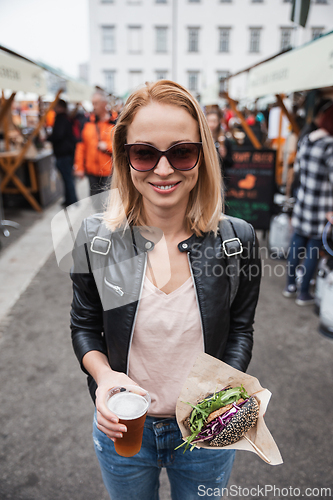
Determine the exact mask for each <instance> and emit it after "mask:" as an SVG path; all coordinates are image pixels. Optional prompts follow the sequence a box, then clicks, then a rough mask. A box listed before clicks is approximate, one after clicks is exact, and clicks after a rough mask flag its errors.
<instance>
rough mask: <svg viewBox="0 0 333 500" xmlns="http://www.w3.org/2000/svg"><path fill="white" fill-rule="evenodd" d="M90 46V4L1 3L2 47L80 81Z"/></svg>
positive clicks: (77, 0)
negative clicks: (57, 69) (80, 66)
mask: <svg viewBox="0 0 333 500" xmlns="http://www.w3.org/2000/svg"><path fill="white" fill-rule="evenodd" d="M88 43H89V39H88V0H0V45H4V46H5V47H8V48H10V49H12V50H14V51H16V52H19V53H20V54H22V55H24V56H26V57H28V58H31V59H34V60H36V61H37V60H40V61H43V62H45V63H47V64H49V65H50V66H53V67H55V68H60V69H62V70H63V71H64V72H65V73H66V74H68V75H70V76H73V77H76V78H77V77H78V76H79V74H78V65H79V64H80V63H85V62H87V61H88V57H89V47H88Z"/></svg>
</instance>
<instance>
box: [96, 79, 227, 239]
mask: <svg viewBox="0 0 333 500" xmlns="http://www.w3.org/2000/svg"><path fill="white" fill-rule="evenodd" d="M151 102H158V103H161V104H169V105H172V106H178V107H181V108H184V109H186V111H187V112H188V113H189V114H190V115H191V116H192V117H193V118H194V119H195V120H196V121H197V122H198V127H199V134H200V141H201V142H202V153H201V156H200V160H199V163H200V166H199V171H198V172H199V173H198V181H197V183H196V185H195V187H194V188H193V189H192V191H191V193H190V197H189V202H188V205H187V209H186V214H185V217H186V222H187V228H188V229H189V230H190V231H192V232H194V233H195V234H196V235H198V236H199V235H201V234H202V233H204V232H208V231H214V232H215V233H216V231H217V227H218V222H219V220H220V219H221V214H222V188H221V186H222V182H221V171H220V166H219V161H218V157H217V153H216V148H215V146H214V143H213V139H212V136H211V133H210V130H209V127H208V125H207V121H206V118H205V116H204V114H203V112H202V110H201V108H200V106H199V104H198V102H197V101H196V99H195V98H194V97H193V96H192V95H191V94H190V93H189V92H188V91H187V90H186V89H185V88H184V87H182V86H181V85H179V84H177V83H175V82H172V81H169V80H159V81H158V82H155V83H146V85H145V87H142V88H140V89H139V90H136V91H135V92H133V93H132V94H131V95H130V97H129V98H128V100H127V102H126V104H125V107H124V109H123V110H122V112H121V114H120V117H119V120H118V122H117V125H116V126H115V128H114V130H113V174H112V182H111V190H114V189H117V190H118V194H119V196H113V194H112V193H111V196H110V200H109V202H108V207H107V209H106V212H105V214H104V221H105V224H106V225H107V227H109V228H110V229H113V230H114V229H115V228H117V227H122V226H123V224H124V217H125V218H126V219H127V223H128V224H129V225H135V226H142V225H145V224H147V221H146V220H145V213H144V207H143V202H142V195H141V194H140V193H139V192H138V191H137V190H136V188H135V187H134V185H133V182H132V179H131V173H130V166H129V164H128V159H127V156H126V152H125V148H124V145H125V144H126V142H127V129H128V126H129V125H130V124H131V123H132V121H133V119H134V117H135V115H136V113H137V112H138V111H139V109H141V108H142V107H144V106H147V105H149V104H150V103H151Z"/></svg>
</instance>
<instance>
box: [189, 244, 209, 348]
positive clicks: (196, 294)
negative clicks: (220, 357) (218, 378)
mask: <svg viewBox="0 0 333 500" xmlns="http://www.w3.org/2000/svg"><path fill="white" fill-rule="evenodd" d="M187 259H188V263H189V266H190V272H191V276H192V280H193V285H194V290H195V298H196V300H197V305H198V309H199V316H200V324H201V331H202V342H203V348H204V352H206V347H205V335H204V328H203V323H202V316H201V309H200V303H199V297H198V292H197V287H196V283H195V279H194V275H193V270H192V266H191V260H190V252H187Z"/></svg>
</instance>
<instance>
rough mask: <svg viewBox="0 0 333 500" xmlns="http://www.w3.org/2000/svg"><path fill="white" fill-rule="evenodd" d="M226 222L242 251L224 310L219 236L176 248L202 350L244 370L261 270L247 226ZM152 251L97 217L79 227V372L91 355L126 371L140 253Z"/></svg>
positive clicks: (135, 234)
mask: <svg viewBox="0 0 333 500" xmlns="http://www.w3.org/2000/svg"><path fill="white" fill-rule="evenodd" d="M228 218H229V220H231V222H232V225H233V227H234V230H235V232H236V234H237V236H238V237H239V238H240V240H241V241H242V242H243V246H244V251H243V254H242V256H241V258H240V259H239V263H240V269H239V273H240V277H239V287H238V291H237V294H236V296H235V299H234V300H233V302H232V305H231V306H230V303H229V295H230V294H229V291H230V283H229V277H228V274H230V273H228V269H229V267H228V264H229V259H228V258H227V257H226V255H225V253H224V251H223V250H222V241H221V235H220V234H219V233H218V235H217V236H215V235H214V233H212V232H210V233H205V234H204V235H203V236H201V237H197V236H195V235H192V236H191V237H190V238H189V239H187V240H185V241H182V242H181V243H179V245H178V248H179V250H180V252H187V255H188V259H189V265H190V269H191V273H192V277H193V280H194V284H195V290H196V294H197V301H198V305H199V309H200V317H201V323H202V331H203V337H204V348H205V352H206V353H208V354H210V355H211V356H214V357H216V358H218V359H220V360H222V361H224V362H225V363H228V364H229V365H231V366H233V367H234V368H237V369H238V370H242V371H245V370H246V369H247V367H248V364H249V362H250V359H251V351H252V345H253V322H254V314H255V309H256V305H257V301H258V295H259V286H260V277H261V265H260V259H259V252H258V243H257V240H256V237H255V233H254V230H253V228H252V226H250V224H248V223H246V222H245V221H242V220H240V219H235V218H231V217H228ZM222 223H223V221H222ZM96 237H97V238H96ZM153 247H154V243H153V242H151V241H148V240H147V239H145V238H143V236H142V235H141V233H140V231H139V230H138V228H133V229H127V230H125V231H123V230H122V231H116V232H112V233H111V232H110V231H109V230H107V229H106V228H105V226H104V224H102V222H101V218H100V216H98V215H96V216H93V217H89V218H88V219H86V220H85V221H84V222H83V224H82V226H81V229H80V231H79V233H78V236H77V239H76V244H75V248H74V251H73V259H74V266H73V268H72V270H71V278H72V280H73V292H74V294H73V302H72V310H71V332H72V342H73V347H74V351H75V353H76V356H77V358H78V360H79V362H80V363H81V367H82V369H83V371H85V369H84V367H83V365H82V358H83V356H84V355H85V354H86V353H87V352H89V351H91V350H97V351H101V352H102V353H104V354H106V356H107V357H108V360H109V363H110V366H111V367H112V369H113V370H116V371H120V372H124V373H128V361H129V351H130V348H131V341H132V335H133V331H134V325H135V319H136V314H137V311H138V303H139V300H140V294H141V290H142V284H143V277H144V276H145V270H146V262H147V252H149V251H151V250H152V249H153ZM85 372H86V371H85ZM86 373H87V372H86ZM88 384H89V389H90V393H91V396H92V398H93V400H94V399H95V390H96V383H95V381H94V380H93V379H92V377H91V376H90V375H89V374H88Z"/></svg>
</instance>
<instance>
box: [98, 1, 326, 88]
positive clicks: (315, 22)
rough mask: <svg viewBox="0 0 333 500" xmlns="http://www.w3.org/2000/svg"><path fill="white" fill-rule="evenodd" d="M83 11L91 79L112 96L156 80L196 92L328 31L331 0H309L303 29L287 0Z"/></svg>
mask: <svg viewBox="0 0 333 500" xmlns="http://www.w3.org/2000/svg"><path fill="white" fill-rule="evenodd" d="M89 11H90V61H89V73H90V83H91V84H92V85H96V84H97V85H100V86H101V87H103V88H105V89H106V90H107V91H108V92H111V93H113V94H115V95H116V96H125V95H126V94H127V93H128V92H130V91H131V90H133V89H134V88H136V87H137V86H139V85H142V84H143V83H144V82H146V81H156V80H158V79H162V78H168V79H171V80H174V81H177V82H178V83H180V84H182V85H184V86H185V87H187V88H188V89H189V90H191V91H192V92H193V93H195V94H201V93H202V92H204V91H205V89H207V88H210V87H212V86H214V85H216V86H217V85H218V84H220V83H219V82H221V77H222V78H224V77H225V76H227V75H228V74H232V73H235V72H237V71H239V70H242V69H245V68H247V67H249V66H251V65H253V64H255V63H257V62H260V61H262V60H264V59H266V58H268V57H270V56H272V55H274V54H276V53H278V52H280V51H281V50H283V49H286V48H288V47H290V46H295V45H300V44H302V43H305V42H308V41H310V40H312V39H313V38H316V37H318V36H319V35H320V34H322V33H327V32H329V31H331V30H332V29H333V0H312V1H311V6H310V12H309V17H308V21H307V26H306V28H296V25H295V24H294V23H293V22H291V21H290V14H291V1H290V0H89ZM332 49H333V48H332ZM310 63H311V62H310ZM313 63H314V62H313ZM221 85H223V83H222V84H221ZM221 90H222V89H221Z"/></svg>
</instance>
